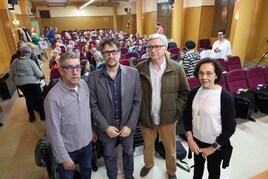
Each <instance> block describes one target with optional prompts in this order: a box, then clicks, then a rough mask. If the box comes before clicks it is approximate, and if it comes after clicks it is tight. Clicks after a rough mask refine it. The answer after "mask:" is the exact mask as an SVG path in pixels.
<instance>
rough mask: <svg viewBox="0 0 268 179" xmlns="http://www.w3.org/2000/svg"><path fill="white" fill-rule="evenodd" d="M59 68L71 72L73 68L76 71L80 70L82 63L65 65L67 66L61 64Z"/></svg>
mask: <svg viewBox="0 0 268 179" xmlns="http://www.w3.org/2000/svg"><path fill="white" fill-rule="evenodd" d="M61 68H63V69H65V70H67V71H68V72H73V71H74V70H76V71H81V68H82V65H76V66H73V65H67V66H61Z"/></svg>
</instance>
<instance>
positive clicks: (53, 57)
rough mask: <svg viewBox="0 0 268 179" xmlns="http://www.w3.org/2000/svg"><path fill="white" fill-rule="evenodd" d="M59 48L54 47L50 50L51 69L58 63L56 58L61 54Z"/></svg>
mask: <svg viewBox="0 0 268 179" xmlns="http://www.w3.org/2000/svg"><path fill="white" fill-rule="evenodd" d="M59 54H60V53H59V50H58V49H53V50H51V52H50V57H51V58H50V60H49V69H51V68H52V66H53V65H54V64H55V63H56V61H55V59H56V57H58V56H59Z"/></svg>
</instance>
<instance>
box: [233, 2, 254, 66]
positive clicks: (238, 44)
mask: <svg viewBox="0 0 268 179" xmlns="http://www.w3.org/2000/svg"><path fill="white" fill-rule="evenodd" d="M255 3H256V0H247V1H240V8H239V18H238V19H237V23H236V27H232V28H235V31H234V35H233V45H232V49H233V53H232V55H235V56H239V57H240V59H241V63H242V65H243V64H244V62H245V56H246V50H247V44H248V38H249V32H250V25H251V21H252V17H253V13H254V7H255Z"/></svg>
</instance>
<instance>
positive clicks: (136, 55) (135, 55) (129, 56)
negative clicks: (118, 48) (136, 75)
mask: <svg viewBox="0 0 268 179" xmlns="http://www.w3.org/2000/svg"><path fill="white" fill-rule="evenodd" d="M139 56H140V54H139V53H138V52H127V53H126V54H125V55H124V58H125V59H130V58H131V57H135V58H139Z"/></svg>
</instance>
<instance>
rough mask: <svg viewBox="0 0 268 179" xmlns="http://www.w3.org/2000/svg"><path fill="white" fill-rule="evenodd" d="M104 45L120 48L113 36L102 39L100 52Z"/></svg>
mask: <svg viewBox="0 0 268 179" xmlns="http://www.w3.org/2000/svg"><path fill="white" fill-rule="evenodd" d="M105 45H110V46H112V45H116V47H117V48H118V49H120V43H119V42H118V41H117V40H116V39H115V38H106V39H103V41H101V42H100V46H99V47H100V51H101V52H102V51H103V48H104V46H105Z"/></svg>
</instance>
